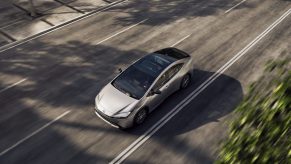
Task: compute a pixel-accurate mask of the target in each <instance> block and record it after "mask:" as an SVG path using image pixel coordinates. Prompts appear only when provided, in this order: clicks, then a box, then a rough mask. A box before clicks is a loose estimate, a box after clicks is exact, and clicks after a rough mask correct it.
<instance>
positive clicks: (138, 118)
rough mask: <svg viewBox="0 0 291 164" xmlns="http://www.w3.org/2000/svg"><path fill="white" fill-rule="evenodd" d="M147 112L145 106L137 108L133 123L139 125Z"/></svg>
mask: <svg viewBox="0 0 291 164" xmlns="http://www.w3.org/2000/svg"><path fill="white" fill-rule="evenodd" d="M147 115H148V112H147V110H146V109H145V108H142V109H141V110H139V111H138V112H137V113H136V114H135V117H134V124H135V125H140V124H142V123H143V122H144V120H145V119H146V118H147Z"/></svg>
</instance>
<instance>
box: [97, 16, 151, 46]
mask: <svg viewBox="0 0 291 164" xmlns="http://www.w3.org/2000/svg"><path fill="white" fill-rule="evenodd" d="M147 20H148V18H147V19H144V20H142V21H140V22H138V23H137V24H134V25H132V26H129V27H128V28H126V29H124V30H121V31H119V32H117V33H116V34H114V35H112V36H109V37H108V38H105V39H103V40H101V41H100V42H98V43H96V45H98V44H101V43H103V42H105V41H107V40H109V39H111V38H113V37H115V36H117V35H119V34H121V33H124V32H125V31H127V30H130V29H131V28H133V27H135V26H137V25H139V24H141V23H144V22H145V21H147Z"/></svg>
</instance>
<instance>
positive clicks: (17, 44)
mask: <svg viewBox="0 0 291 164" xmlns="http://www.w3.org/2000/svg"><path fill="white" fill-rule="evenodd" d="M127 1H128V0H119V1H116V2H113V3H112V4H110V5H109V6H108V7H105V8H103V9H102V10H99V11H97V12H96V11H92V12H90V13H88V14H85V15H81V16H79V17H76V18H74V19H72V20H68V21H66V22H64V23H62V24H59V25H57V26H54V27H51V28H49V29H47V30H44V31H43V32H40V34H36V35H34V36H29V37H26V38H23V39H21V40H19V41H16V42H12V43H10V44H7V45H4V46H3V47H7V48H4V49H2V50H1V48H2V47H0V53H1V52H4V51H7V50H9V49H12V48H14V47H17V46H19V45H21V44H24V43H27V42H29V41H31V40H34V39H37V38H39V37H41V36H44V35H46V34H49V33H52V32H54V31H56V30H59V29H61V28H63V27H67V26H69V25H71V24H73V23H76V22H79V21H81V20H83V19H86V18H88V17H90V16H93V15H96V14H99V13H101V12H103V11H105V10H108V9H110V8H112V7H114V6H117V5H119V4H121V3H125V2H127Z"/></svg>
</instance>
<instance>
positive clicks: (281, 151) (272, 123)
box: [217, 58, 291, 164]
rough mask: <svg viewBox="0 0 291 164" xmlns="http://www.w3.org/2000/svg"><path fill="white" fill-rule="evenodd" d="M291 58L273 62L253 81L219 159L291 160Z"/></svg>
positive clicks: (264, 161)
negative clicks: (261, 75) (264, 72)
mask: <svg viewBox="0 0 291 164" xmlns="http://www.w3.org/2000/svg"><path fill="white" fill-rule="evenodd" d="M290 61H291V58H287V59H286V60H282V61H277V62H269V63H268V64H267V71H266V74H265V75H264V76H263V77H261V78H260V79H259V80H258V81H257V82H255V83H254V84H252V85H251V87H250V90H249V92H248V95H247V96H246V98H245V99H244V101H243V102H242V103H241V105H240V106H239V107H238V108H237V109H236V110H235V119H233V120H232V121H231V126H230V134H229V136H228V138H227V140H226V141H225V143H224V144H223V147H222V149H221V152H220V156H219V159H218V161H217V163H233V164H236V163H247V164H249V163H286V164H287V163H291V130H290V128H291V69H290V68H291V66H290Z"/></svg>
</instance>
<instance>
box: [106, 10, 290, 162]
mask: <svg viewBox="0 0 291 164" xmlns="http://www.w3.org/2000/svg"><path fill="white" fill-rule="evenodd" d="M290 13H291V8H290V9H289V10H288V11H287V12H285V13H284V14H283V15H282V16H281V17H280V18H279V19H277V20H276V21H275V22H274V23H273V24H271V25H270V26H269V27H268V28H267V29H266V30H265V31H263V32H262V33H261V34H260V35H259V36H257V37H256V38H255V39H254V40H253V41H252V42H250V43H249V44H248V45H247V46H246V47H244V48H243V49H242V50H241V51H239V52H238V53H237V54H236V55H235V56H233V57H232V58H231V59H230V60H229V61H228V62H227V63H225V64H224V65H223V66H222V67H221V68H220V69H219V70H218V71H217V72H215V73H214V74H213V75H212V76H211V77H209V78H208V79H207V80H206V81H204V82H203V83H202V84H201V85H200V86H199V87H198V88H196V89H195V90H194V91H193V92H192V93H191V94H190V95H188V96H187V97H186V98H185V99H184V100H182V101H181V102H180V103H179V104H178V105H176V106H175V107H174V108H173V109H172V110H171V111H170V112H169V113H168V114H166V115H165V116H164V117H163V118H161V119H160V120H159V121H158V122H157V123H156V124H154V125H153V126H152V127H151V128H150V129H149V130H147V131H146V132H145V133H144V134H143V135H141V136H140V137H139V138H138V139H136V140H135V141H134V142H133V143H132V144H131V145H129V146H128V147H127V148H126V149H124V150H123V151H122V152H121V153H120V154H119V155H118V156H117V157H116V158H114V159H113V160H112V161H111V162H110V164H115V163H121V162H123V161H124V160H125V159H126V158H127V157H128V156H129V155H131V154H132V153H133V152H134V151H135V150H136V149H138V148H139V147H140V146H141V145H142V144H143V143H144V142H145V141H147V140H148V139H149V138H150V137H151V136H152V135H153V134H155V133H156V132H157V131H158V130H159V129H160V128H161V127H163V126H164V125H165V124H166V123H167V122H168V121H169V120H170V119H171V118H172V117H174V116H175V115H176V114H177V113H178V112H180V111H181V110H182V109H183V108H184V107H185V106H186V105H188V103H189V102H190V101H192V100H193V99H195V98H196V97H197V96H198V95H199V94H200V93H201V92H202V91H204V90H205V89H206V88H207V87H208V86H209V85H210V84H212V83H213V81H215V80H216V79H217V78H218V77H220V75H221V74H222V73H224V72H225V71H226V70H227V69H228V68H229V67H230V66H232V65H233V64H234V63H235V62H236V61H237V60H238V59H240V58H241V57H242V56H244V55H245V54H246V53H247V52H248V51H249V50H250V49H251V48H252V47H253V46H255V45H256V44H257V43H258V42H259V41H260V40H261V39H262V38H264V37H265V36H266V35H267V34H268V33H269V32H270V31H271V30H273V29H274V28H275V27H276V26H277V25H278V24H279V23H281V22H282V21H283V20H284V19H285V18H286V17H287V16H288V15H289V14H290Z"/></svg>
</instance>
